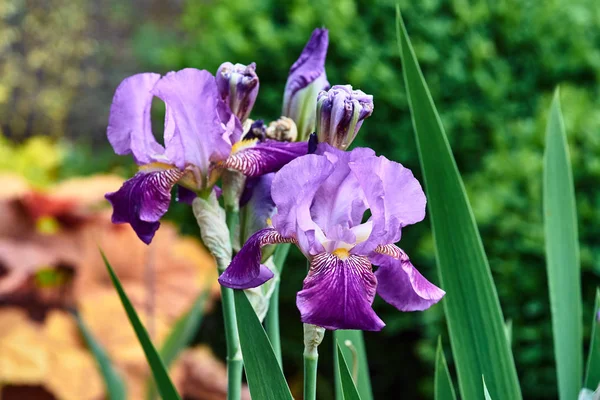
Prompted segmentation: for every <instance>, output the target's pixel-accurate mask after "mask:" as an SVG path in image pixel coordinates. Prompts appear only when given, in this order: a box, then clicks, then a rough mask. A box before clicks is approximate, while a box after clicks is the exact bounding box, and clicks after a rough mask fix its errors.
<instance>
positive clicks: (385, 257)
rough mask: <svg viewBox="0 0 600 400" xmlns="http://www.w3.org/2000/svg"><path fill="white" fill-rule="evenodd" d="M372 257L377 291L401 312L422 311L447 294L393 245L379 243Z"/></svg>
mask: <svg viewBox="0 0 600 400" xmlns="http://www.w3.org/2000/svg"><path fill="white" fill-rule="evenodd" d="M376 252H377V253H379V254H377V255H374V256H372V257H371V261H372V262H373V264H375V265H378V266H379V268H378V269H377V271H375V276H377V281H378V286H377V293H378V294H379V296H381V298H383V299H384V300H385V301H386V302H388V303H389V304H391V305H393V306H394V307H396V308H397V309H398V310H400V311H423V310H426V309H428V308H429V307H431V306H432V305H433V304H435V303H437V302H438V301H440V300H441V298H442V297H444V295H445V294H446V292H444V291H443V290H442V289H440V288H438V287H437V286H435V285H434V284H432V283H431V282H429V281H428V280H427V279H425V277H423V275H421V274H420V273H419V271H417V269H416V268H415V267H414V266H413V265H412V263H411V262H410V259H409V258H408V256H407V255H406V253H405V252H404V251H403V250H402V249H400V248H398V247H396V246H395V245H386V246H380V247H378V248H377V249H376Z"/></svg>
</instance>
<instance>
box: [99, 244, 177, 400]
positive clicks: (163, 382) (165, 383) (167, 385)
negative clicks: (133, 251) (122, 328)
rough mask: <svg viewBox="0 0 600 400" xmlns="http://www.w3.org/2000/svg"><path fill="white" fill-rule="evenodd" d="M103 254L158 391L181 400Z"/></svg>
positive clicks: (171, 399)
mask: <svg viewBox="0 0 600 400" xmlns="http://www.w3.org/2000/svg"><path fill="white" fill-rule="evenodd" d="M100 253H101V254H102V259H103V260H104V265H106V269H107V270H108V274H109V275H110V279H111V281H112V283H113V285H114V287H115V289H117V293H118V294H119V298H120V299H121V303H122V304H123V308H125V312H126V313H127V317H128V318H129V322H131V326H132V327H133V330H134V331H135V334H136V336H137V338H138V341H139V342H140V344H141V345H142V349H143V350H144V354H145V355H146V361H148V365H149V366H150V370H151V371H152V376H154V381H155V383H156V387H157V388H158V392H159V393H160V396H161V397H162V399H163V400H180V399H181V398H180V397H179V394H178V393H177V391H176V390H175V386H173V382H171V379H170V378H169V374H168V373H167V370H166V368H165V366H164V364H163V362H162V360H161V359H160V356H159V355H158V352H157V351H156V349H155V348H154V346H153V345H152V341H151V340H150V337H149V336H148V332H146V328H144V325H142V322H141V321H140V318H139V317H138V315H137V313H136V312H135V308H134V307H133V305H132V304H131V301H129V298H128V297H127V294H126V293H125V291H124V290H123V287H122V286H121V282H120V281H119V278H118V277H117V275H116V274H115V271H113V269H112V267H111V265H110V263H109V262H108V260H107V259H106V256H105V255H104V252H102V251H100Z"/></svg>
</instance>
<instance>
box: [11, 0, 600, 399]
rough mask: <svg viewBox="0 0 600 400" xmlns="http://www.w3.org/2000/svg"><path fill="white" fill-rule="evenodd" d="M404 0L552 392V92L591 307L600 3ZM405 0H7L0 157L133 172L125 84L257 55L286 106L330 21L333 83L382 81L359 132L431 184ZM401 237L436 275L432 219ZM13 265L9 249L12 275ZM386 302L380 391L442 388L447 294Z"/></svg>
mask: <svg viewBox="0 0 600 400" xmlns="http://www.w3.org/2000/svg"><path fill="white" fill-rule="evenodd" d="M399 3H400V6H401V9H402V13H403V17H404V20H405V22H406V25H407V28H408V30H409V32H410V35H411V39H412V43H413V45H414V48H415V52H416V55H417V57H418V59H419V61H420V65H421V67H422V68H423V72H424V75H425V77H426V79H427V83H428V85H429V88H430V90H431V92H432V96H433V98H434V100H435V103H436V105H437V109H438V111H439V112H440V116H441V119H442V121H443V124H444V126H445V128H446V132H447V134H448V136H449V139H450V142H451V146H452V149H453V152H454V155H455V157H456V161H457V163H458V167H459V170H460V172H461V174H462V176H463V179H464V181H465V185H466V188H467V192H468V195H469V200H470V201H471V204H472V206H473V210H474V213H475V217H476V220H477V223H478V226H479V229H480V232H481V236H482V239H483V243H484V246H485V249H486V251H487V254H488V257H489V261H490V266H491V269H492V273H493V276H494V279H495V282H496V286H497V289H498V295H499V298H500V302H501V305H502V309H503V312H504V316H505V318H506V319H507V320H510V321H511V326H512V347H513V351H514V355H515V362H516V365H517V371H518V374H519V380H520V382H521V385H522V390H523V395H524V397H525V398H527V399H551V398H556V396H557V393H556V387H557V385H556V375H555V367H554V361H553V360H554V357H553V350H552V348H553V347H552V336H551V335H552V333H551V332H552V330H551V326H550V310H549V299H548V289H547V283H546V269H545V258H544V237H543V226H542V207H541V204H542V201H541V195H542V158H543V139H544V129H545V124H546V118H547V110H548V107H549V104H550V100H551V96H552V93H553V90H554V88H555V87H556V86H557V85H560V88H561V98H562V99H561V100H562V105H563V106H562V108H563V113H564V117H565V124H566V130H567V134H568V140H569V145H570V151H571V160H572V165H573V172H574V180H575V191H576V196H577V207H578V222H579V238H580V244H581V264H582V273H583V278H582V290H583V300H584V313H583V315H584V316H586V317H587V316H589V315H591V313H592V305H593V299H594V293H595V288H596V286H597V285H598V282H599V280H598V276H599V275H600V191H599V190H598V187H599V185H598V182H599V181H600V157H599V156H600V84H599V83H600V29H599V28H600V6H599V5H598V2H597V1H595V0H574V1H569V2H566V1H559V0H548V1H545V2H538V1H517V0H504V1H468V0H446V1H442V0H423V1H419V2H412V1H400V2H399ZM395 4H396V1H376V2H371V1H352V0H341V1H321V2H315V3H311V2H308V1H290V2H285V3H279V2H275V1H261V0H257V1H253V2H220V1H191V0H187V1H185V0H171V1H160V0H147V1H142V0H137V1H136V0H130V1H125V2H122V1H115V0H106V1H101V2H93V1H85V0H45V1H33V0H30V1H27V0H4V1H2V2H1V3H0V133H1V134H2V138H1V139H0V140H1V142H0V170H1V171H2V172H10V173H15V172H16V173H18V174H20V175H22V176H24V177H25V178H26V179H27V180H28V181H29V183H30V184H31V185H32V186H33V187H35V188H36V189H38V190H41V191H44V190H45V191H46V192H48V191H51V190H52V189H51V188H52V187H53V185H54V184H55V183H57V182H59V181H62V180H64V179H67V178H71V177H75V176H77V177H80V176H87V175H93V174H97V173H108V172H111V173H117V174H120V175H122V176H123V177H128V176H131V175H132V173H133V172H134V171H135V165H134V164H133V162H132V161H131V160H130V158H128V157H118V156H115V155H114V154H113V152H112V150H111V148H110V146H109V145H108V142H107V141H106V136H105V133H106V131H105V130H106V123H107V119H108V111H109V106H110V102H111V98H112V95H113V92H114V89H115V88H116V86H117V85H118V83H119V82H120V81H121V80H122V79H123V78H124V77H126V76H128V75H131V74H134V73H137V72H142V71H154V72H159V73H166V72H168V71H171V70H178V69H181V68H184V67H195V68H200V69H208V70H209V71H211V72H212V73H214V72H216V69H217V67H218V66H219V65H220V63H221V62H223V61H231V62H234V63H235V62H240V63H244V64H247V63H250V62H252V61H254V62H256V64H257V73H258V75H259V77H260V92H261V94H260V96H259V100H258V102H257V104H256V106H255V108H254V114H253V115H254V116H258V117H260V116H261V115H265V116H266V115H277V113H279V112H280V109H281V103H282V93H283V88H284V85H285V81H286V78H287V73H288V69H289V66H290V65H291V64H292V63H293V61H294V60H295V59H296V58H297V56H298V54H299V53H300V51H301V49H302V47H303V46H304V44H305V42H306V40H307V38H308V37H309V35H310V32H311V31H312V29H313V28H315V27H321V26H323V27H326V28H327V29H329V34H330V46H329V52H328V57H327V63H326V71H327V76H328V79H329V81H330V82H331V83H332V84H344V83H350V84H352V86H353V87H355V88H359V89H361V90H363V91H364V92H366V93H369V94H373V95H374V102H375V111H374V113H373V115H372V117H371V118H370V120H369V122H368V124H365V125H364V126H363V128H362V129H361V132H360V135H359V136H358V138H357V140H356V142H355V146H361V145H366V146H370V147H372V148H374V149H375V150H376V152H377V153H378V154H383V155H385V156H386V157H388V158H390V159H392V160H395V161H398V162H401V163H402V164H404V165H405V166H407V167H408V168H410V169H412V170H413V171H414V172H415V174H416V176H417V178H419V179H420V180H421V177H420V169H419V165H418V159H417V153H416V146H415V141H414V134H413V128H412V125H411V120H410V113H409V110H408V104H407V99H406V92H405V89H404V87H403V82H402V78H401V65H400V57H399V54H398V47H397V43H396V35H395V21H394V18H395V12H394V7H395ZM155 106H156V107H155V110H154V111H155V114H156V123H157V125H156V126H157V129H155V132H160V131H161V130H160V124H161V122H160V121H161V114H164V110H161V109H160V107H159V106H160V104H159V102H158V101H157V102H155ZM116 189H117V187H114V188H113V190H116ZM2 190H7V189H6V187H4V188H2V189H0V191H2ZM105 206H108V204H105ZM167 219H169V220H171V221H173V222H175V223H176V225H177V227H178V229H179V230H180V232H182V233H184V234H186V235H193V236H197V237H198V236H199V235H198V232H197V231H198V228H197V226H196V223H195V220H194V219H193V216H192V212H191V209H190V208H189V207H188V206H186V205H182V204H176V205H175V206H174V207H172V208H171V210H170V211H169V213H168V214H167ZM402 244H403V245H402V246H403V248H404V249H406V250H407V252H409V253H410V254H411V258H412V261H413V263H414V264H415V266H417V267H418V268H419V269H420V270H421V272H422V273H423V274H424V275H425V276H427V277H430V278H431V280H432V281H433V282H439V280H438V279H437V278H436V275H435V259H434V248H433V242H432V236H431V231H430V224H429V223H428V222H426V223H422V224H418V225H416V226H414V227H411V228H408V229H406V230H405V231H404V232H403V239H402ZM295 252H296V250H294V253H293V254H292V256H291V257H290V261H289V265H288V267H287V268H286V270H285V271H284V276H283V280H282V286H281V302H282V303H281V326H282V347H283V364H284V369H285V372H286V376H287V377H288V379H289V380H290V387H291V389H292V391H294V390H295V393H297V392H298V391H301V386H302V357H301V352H302V348H303V345H302V327H301V324H300V321H299V313H298V311H297V309H296V306H295V295H296V292H297V291H298V290H299V289H300V287H301V282H302V279H303V277H304V275H305V261H304V259H303V258H302V257H301V255H300V254H299V253H295ZM3 268H4V270H6V269H7V267H6V266H3V265H2V264H1V263H0V280H1V279H2V276H3ZM456 268H460V265H457V266H456ZM5 274H6V271H5ZM8 306H13V304H12V303H11V302H10V299H8V300H7V299H3V298H2V297H0V310H1V309H2V307H8ZM374 307H375V310H376V312H377V313H378V314H379V315H380V316H381V317H382V319H383V320H384V321H385V322H386V323H387V326H386V328H385V329H384V330H383V331H382V332H375V333H365V341H366V349H367V353H368V356H369V366H370V372H371V378H372V383H373V391H374V396H375V398H379V399H385V398H392V397H393V398H409V399H413V398H431V397H432V390H433V361H434V357H435V344H436V340H437V337H438V335H441V336H442V340H444V341H445V342H446V341H447V334H446V330H445V326H444V316H443V310H442V307H441V306H440V305H438V306H435V307H432V309H431V310H428V311H426V312H423V313H413V314H409V313H399V312H397V310H395V309H393V308H392V307H391V306H389V305H387V304H385V303H384V302H383V301H381V300H380V299H376V302H375V305H374ZM212 310H213V311H212V312H209V313H208V314H207V315H206V316H205V318H204V320H203V322H202V326H201V329H200V331H199V333H198V334H197V337H196V340H195V341H196V342H197V343H208V344H210V346H211V348H212V349H213V351H214V352H215V353H216V355H217V356H218V357H221V358H222V357H224V348H225V346H224V337H223V334H222V321H221V315H220V312H215V311H218V310H219V308H218V307H213V308H212ZM586 322H587V320H586ZM107 323H108V322H107ZM584 326H585V327H586V329H588V330H589V325H588V324H584ZM584 333H585V337H586V338H587V337H589V331H585V332H584ZM0 335H1V333H0ZM584 342H585V343H587V342H588V341H587V339H586V340H585V341H584ZM446 348H449V347H448V346H446ZM0 349H1V347H0ZM320 353H321V354H322V355H323V356H322V357H321V362H320V364H319V386H318V390H319V393H318V395H317V397H318V398H323V399H329V398H332V397H333V389H332V388H333V383H332V382H333V363H332V360H331V357H327V356H325V355H328V354H333V346H332V343H331V338H330V335H327V337H326V339H325V342H324V344H323V345H322V346H321V349H320ZM448 356H449V354H448ZM0 357H1V354H0ZM448 361H449V363H450V368H451V370H452V361H451V359H449V360H448ZM491 361H492V362H493V360H491ZM0 376H1V372H0ZM390 396H392V397H390Z"/></svg>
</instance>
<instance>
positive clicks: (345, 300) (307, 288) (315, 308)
mask: <svg viewBox="0 0 600 400" xmlns="http://www.w3.org/2000/svg"><path fill="white" fill-rule="evenodd" d="M376 287H377V278H376V277H375V275H374V274H373V272H372V270H371V262H370V261H369V259H368V258H366V257H362V256H349V257H348V258H345V259H341V258H338V257H337V256H335V255H333V254H330V253H321V254H318V255H316V256H315V257H314V258H313V259H312V262H311V266H310V271H309V273H308V276H307V277H306V279H304V286H303V289H302V290H301V291H300V292H298V296H297V297H296V305H297V306H298V309H299V310H300V314H301V317H302V322H304V323H307V324H313V325H317V326H322V327H324V328H326V329H332V330H334V329H360V330H366V331H379V330H381V328H383V327H384V326H385V324H384V323H383V321H382V320H381V319H380V318H379V317H378V316H377V314H375V311H373V309H372V308H371V304H373V298H374V297H375V290H376Z"/></svg>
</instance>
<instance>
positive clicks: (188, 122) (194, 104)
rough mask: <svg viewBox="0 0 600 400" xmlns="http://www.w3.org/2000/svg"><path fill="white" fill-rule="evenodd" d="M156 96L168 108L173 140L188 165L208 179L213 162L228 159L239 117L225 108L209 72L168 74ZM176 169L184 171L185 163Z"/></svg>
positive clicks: (157, 86) (188, 70) (194, 71)
mask: <svg viewBox="0 0 600 400" xmlns="http://www.w3.org/2000/svg"><path fill="white" fill-rule="evenodd" d="M152 93H153V94H154V95H156V96H157V97H159V98H161V99H162V100H163V101H164V102H165V103H166V105H167V107H168V110H169V114H168V115H167V117H168V118H172V121H173V122H174V124H175V129H174V130H173V134H172V135H173V136H172V137H171V138H170V140H173V141H176V143H178V145H177V147H178V148H179V149H181V151H182V152H183V156H184V157H183V161H184V163H185V164H193V165H195V166H196V167H198V168H199V169H200V171H201V172H202V174H203V175H204V176H206V174H207V173H208V170H209V166H210V162H211V161H218V160H224V159H226V158H227V156H228V154H229V152H230V150H231V142H230V139H229V136H230V135H231V132H230V131H231V130H233V127H234V126H235V116H234V115H233V114H231V111H229V107H226V106H225V105H224V104H223V101H222V100H221V99H220V97H219V93H218V91H217V84H216V82H215V78H214V77H213V76H212V75H211V74H210V73H209V72H208V71H204V70H202V71H201V70H197V69H193V68H186V69H183V70H181V71H178V72H175V73H170V74H167V75H166V76H165V77H163V78H162V79H161V80H160V81H158V83H157V84H156V85H155V86H154V88H153V89H152ZM238 124H239V122H238ZM176 165H177V166H178V167H180V168H181V167H182V164H181V161H179V160H178V161H177V163H176Z"/></svg>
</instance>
